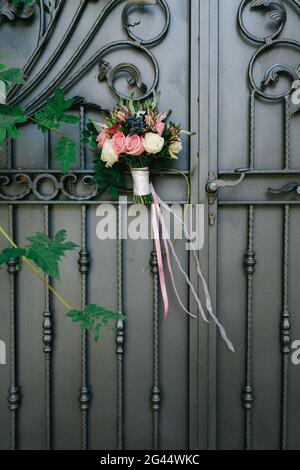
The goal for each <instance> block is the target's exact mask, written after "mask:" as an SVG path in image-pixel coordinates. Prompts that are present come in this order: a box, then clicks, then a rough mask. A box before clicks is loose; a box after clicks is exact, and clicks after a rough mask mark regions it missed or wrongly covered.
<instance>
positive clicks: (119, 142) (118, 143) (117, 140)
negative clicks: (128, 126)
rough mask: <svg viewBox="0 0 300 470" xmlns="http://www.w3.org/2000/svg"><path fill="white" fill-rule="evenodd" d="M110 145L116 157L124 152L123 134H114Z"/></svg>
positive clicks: (124, 139)
mask: <svg viewBox="0 0 300 470" xmlns="http://www.w3.org/2000/svg"><path fill="white" fill-rule="evenodd" d="M111 143H112V146H113V148H114V150H115V151H116V153H117V154H118V155H120V154H121V153H125V152H126V137H125V135H124V134H123V132H116V133H115V135H114V136H113V138H112V142H111Z"/></svg>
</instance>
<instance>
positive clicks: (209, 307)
mask: <svg viewBox="0 0 300 470" xmlns="http://www.w3.org/2000/svg"><path fill="white" fill-rule="evenodd" d="M151 189H152V191H154V193H155V190H154V188H153V186H152V185H151ZM155 195H156V196H157V200H158V202H159V204H160V205H161V207H163V208H164V209H165V210H166V211H168V212H169V213H170V214H173V215H174V217H175V218H176V219H177V220H178V222H179V223H180V225H181V226H182V227H183V229H184V235H185V237H186V239H187V240H188V241H191V238H190V236H189V233H188V230H187V228H186V225H185V223H184V222H183V220H181V219H180V217H178V215H177V214H176V213H175V212H173V211H172V210H171V209H170V208H169V207H168V205H167V204H165V203H164V202H163V201H162V200H161V199H160V197H159V196H158V195H157V194H156V193H155ZM169 246H170V248H171V251H172V253H173V255H174V258H175V261H176V263H177V264H178V267H179V269H180V271H181V272H182V274H183V275H184V277H185V279H186V281H187V283H188V285H189V286H190V287H191V292H192V294H193V295H194V297H195V300H196V302H197V305H198V308H199V310H200V313H201V316H202V318H203V320H204V321H207V319H206V316H205V314H204V311H203V308H202V305H201V302H200V299H199V297H198V296H197V294H196V292H195V289H194V287H193V286H192V284H191V282H190V280H189V278H188V276H187V274H186V273H185V271H184V269H183V268H182V266H181V264H180V261H179V259H178V256H177V255H176V252H175V249H174V247H173V244H172V243H170V244H169ZM192 252H193V256H194V259H195V261H196V265H197V274H198V276H199V278H200V279H201V282H202V286H203V290H204V294H205V299H206V309H207V311H208V313H209V315H210V316H211V318H212V319H213V321H214V322H215V324H216V325H217V327H218V328H219V330H220V333H221V336H222V338H223V339H224V341H225V342H226V344H227V346H228V348H229V349H230V351H232V352H235V350H234V347H233V344H232V343H231V341H230V340H229V339H228V337H227V334H226V331H225V328H224V327H223V325H222V324H221V323H220V322H219V320H218V318H217V317H216V316H215V314H214V312H213V308H212V302H211V298H210V293H209V289H208V286H207V282H206V280H205V277H204V276H203V274H202V271H201V267H200V261H199V258H198V256H197V254H196V252H195V250H194V249H192Z"/></svg>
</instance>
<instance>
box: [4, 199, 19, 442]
mask: <svg viewBox="0 0 300 470" xmlns="http://www.w3.org/2000/svg"><path fill="white" fill-rule="evenodd" d="M14 212H15V211H14V207H13V206H12V205H9V207H8V224H9V236H10V237H11V238H12V239H14V231H15V230H14V228H15V227H14ZM7 272H8V274H9V296H10V302H9V303H10V315H9V317H10V386H9V390H8V399H7V400H8V406H9V410H10V449H11V450H16V449H17V447H18V442H17V437H18V436H17V411H18V409H19V407H20V402H21V394H20V390H19V387H18V382H17V332H16V318H17V305H16V298H17V296H16V274H17V272H18V261H17V260H16V259H11V260H9V261H8V263H7Z"/></svg>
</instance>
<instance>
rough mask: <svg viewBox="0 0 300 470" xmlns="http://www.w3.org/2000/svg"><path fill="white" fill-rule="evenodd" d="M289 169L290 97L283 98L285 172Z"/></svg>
mask: <svg viewBox="0 0 300 470" xmlns="http://www.w3.org/2000/svg"><path fill="white" fill-rule="evenodd" d="M290 168H291V103H290V95H288V96H286V97H285V170H287V171H288V170H290Z"/></svg>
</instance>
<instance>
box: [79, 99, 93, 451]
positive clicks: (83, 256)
mask: <svg viewBox="0 0 300 470" xmlns="http://www.w3.org/2000/svg"><path fill="white" fill-rule="evenodd" d="M84 128H85V107H84V106H80V133H81V132H82V131H83V130H84ZM85 166H86V148H85V146H84V147H80V167H81V169H82V170H84V169H85ZM78 264H79V271H80V273H81V309H82V310H84V309H85V307H86V305H87V276H88V273H89V270H90V255H89V252H88V250H87V207H86V205H84V204H83V205H82V206H81V251H80V253H79V260H78ZM87 341H88V333H87V331H83V332H82V333H81V390H80V395H79V403H80V407H81V448H82V450H87V449H88V410H89V408H90V403H91V395H90V387H89V385H88V369H87V360H88V357H87V356H88V346H87Z"/></svg>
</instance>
